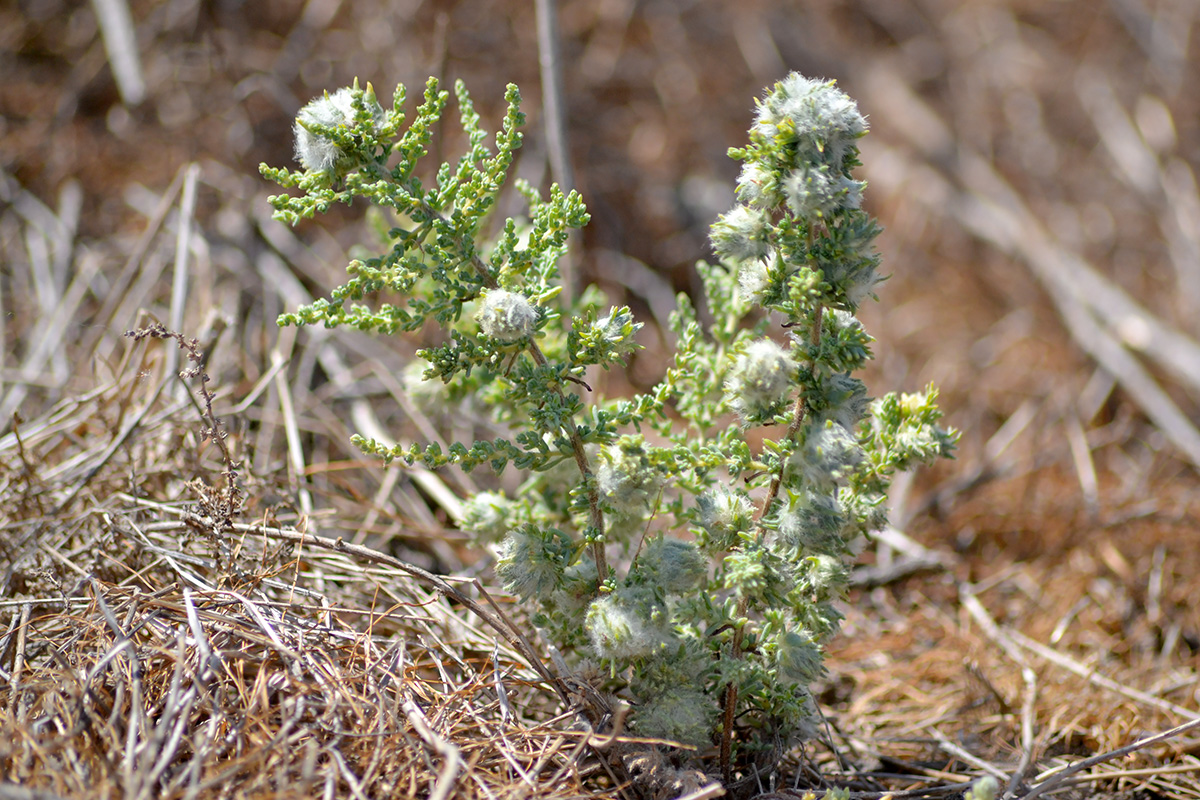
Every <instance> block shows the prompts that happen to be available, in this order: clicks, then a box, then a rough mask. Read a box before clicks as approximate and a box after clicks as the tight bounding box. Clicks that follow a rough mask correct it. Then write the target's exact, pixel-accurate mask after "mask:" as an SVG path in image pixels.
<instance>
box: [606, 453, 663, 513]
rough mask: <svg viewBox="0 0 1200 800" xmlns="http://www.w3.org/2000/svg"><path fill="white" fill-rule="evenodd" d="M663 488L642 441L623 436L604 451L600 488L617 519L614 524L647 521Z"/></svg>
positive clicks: (659, 476) (660, 476) (658, 474)
mask: <svg viewBox="0 0 1200 800" xmlns="http://www.w3.org/2000/svg"><path fill="white" fill-rule="evenodd" d="M661 487H662V475H661V473H660V472H659V471H658V470H657V469H655V468H654V466H653V465H652V464H651V463H650V460H649V458H648V457H647V454H646V448H645V446H644V445H643V444H642V441H641V438H640V437H637V436H623V437H621V438H620V439H619V440H618V441H617V442H616V443H615V444H613V445H610V446H609V447H606V448H605V449H603V450H601V451H600V468H599V469H598V470H596V488H597V489H598V491H599V494H600V498H601V499H602V500H603V501H604V503H605V504H606V505H607V506H608V508H609V510H611V511H612V513H613V515H614V516H615V517H616V519H615V520H614V522H618V523H621V522H633V521H637V520H640V519H643V518H644V516H645V514H646V513H647V512H648V511H649V510H650V506H651V503H653V502H654V499H655V497H656V496H657V495H658V492H659V489H660V488H661Z"/></svg>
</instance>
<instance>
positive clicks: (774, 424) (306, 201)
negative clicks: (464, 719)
mask: <svg viewBox="0 0 1200 800" xmlns="http://www.w3.org/2000/svg"><path fill="white" fill-rule="evenodd" d="M455 94H456V96H457V101H458V108H459V118H460V120H461V124H462V128H463V131H464V134H465V137H466V141H467V147H466V151H465V152H464V153H463V155H462V156H461V157H460V158H459V159H458V160H457V161H455V162H454V163H445V164H441V165H438V166H437V167H436V169H435V170H434V171H432V172H430V171H425V172H421V171H420V170H419V164H420V161H421V158H422V157H423V156H424V155H426V151H427V147H428V144H429V141H430V136H431V131H432V128H433V126H434V125H436V124H437V123H438V122H439V121H440V119H441V117H442V114H443V112H444V110H445V108H446V105H447V102H448V93H447V92H444V91H441V90H440V89H439V88H438V85H437V82H436V81H433V80H430V82H429V84H428V85H427V87H426V90H425V94H424V102H423V103H422V104H421V105H420V106H419V107H418V108H417V109H416V112H415V115H414V117H413V119H412V120H411V122H408V123H407V125H406V118H405V112H404V111H403V107H404V100H405V92H404V88H403V87H400V88H398V89H397V91H396V93H395V96H394V99H393V104H392V108H390V109H386V110H385V109H384V108H383V107H382V106H381V105H380V104H379V103H378V101H377V99H376V97H375V94H374V92H373V91H372V89H371V87H370V86H369V85H368V87H367V88H366V90H362V89H360V88H359V87H358V86H357V84H356V85H355V86H354V87H353V88H350V89H341V90H339V91H338V92H336V93H334V94H333V95H327V96H325V97H323V98H320V99H317V100H315V101H313V102H312V103H311V104H309V105H308V106H306V107H305V108H304V109H303V110H302V111H301V112H300V115H299V117H298V118H297V122H296V132H297V155H298V158H299V160H300V162H301V164H302V165H303V167H304V169H303V170H300V171H289V170H286V169H275V168H270V167H266V166H264V167H263V168H262V172H263V174H264V175H266V176H267V177H269V178H271V179H272V180H274V181H276V182H277V183H279V184H280V185H282V186H284V187H288V188H298V189H300V190H301V193H300V194H299V195H296V196H288V195H280V196H276V197H273V198H272V199H271V202H272V204H273V206H274V208H275V213H276V216H277V217H278V218H280V219H282V220H285V221H287V222H291V223H295V222H297V221H298V220H300V219H302V218H307V217H312V216H313V215H314V214H316V213H318V212H321V211H324V210H326V209H327V208H328V207H329V206H330V205H332V204H333V203H339V202H343V203H349V202H350V201H351V200H353V199H355V198H362V199H365V200H367V201H368V202H370V203H372V204H374V205H376V206H378V207H380V208H381V209H383V210H384V211H385V212H386V217H387V220H388V221H387V223H386V225H384V226H383V228H382V233H383V235H384V238H385V239H386V249H384V250H383V251H382V252H381V253H380V254H379V255H377V256H374V257H371V258H362V259H355V260H354V261H351V262H350V264H349V266H348V268H347V271H348V273H349V279H348V281H347V282H346V283H345V284H344V285H342V286H339V287H337V288H335V289H333V290H332V291H331V292H330V294H329V296H328V298H325V299H321V300H318V301H317V302H315V303H314V304H312V305H310V306H306V307H304V308H301V309H299V310H297V311H296V312H295V313H291V314H285V315H284V316H283V317H281V318H280V324H315V323H322V324H324V325H326V326H331V327H332V326H338V325H349V326H353V327H355V328H358V329H360V330H364V331H378V332H381V333H396V332H401V331H416V330H418V329H422V330H427V326H428V325H429V324H430V323H431V322H432V323H436V324H437V325H438V326H440V327H441V329H442V330H443V331H444V335H443V336H442V338H441V340H440V341H439V343H437V344H435V345H433V346H430V347H428V348H426V349H424V350H422V351H420V352H419V356H420V357H421V359H423V362H422V363H423V365H424V366H423V370H422V374H421V375H420V376H419V377H417V378H415V379H411V380H410V385H411V386H412V387H413V390H414V392H418V393H422V392H423V393H425V394H428V393H429V392H431V391H432V392H437V393H440V396H441V397H442V398H443V400H444V402H454V401H455V400H456V399H459V400H461V399H462V398H468V397H469V398H473V402H475V403H476V404H477V405H479V406H482V407H486V408H487V409H488V410H489V413H490V414H491V415H492V416H493V417H494V419H495V421H497V422H499V423H501V424H502V425H504V426H505V428H506V429H507V430H509V431H511V433H510V434H508V435H504V436H498V437H495V438H493V439H490V440H480V441H475V442H456V443H453V444H451V445H450V446H449V447H448V448H446V449H443V448H441V447H439V446H437V445H434V444H430V445H411V446H408V447H404V446H399V445H388V444H385V443H381V442H377V441H374V440H368V439H363V438H361V437H358V438H356V442H357V444H358V446H359V447H360V448H361V449H362V450H363V451H364V452H366V453H370V454H375V455H378V456H380V457H382V458H384V459H386V460H389V461H390V460H392V459H397V458H399V459H402V460H403V461H406V462H408V463H414V462H421V463H423V464H425V465H427V466H429V467H434V468H437V467H443V466H446V465H448V464H458V465H460V466H461V467H463V468H464V469H468V470H469V469H473V468H475V467H478V466H480V465H484V464H486V465H487V466H489V467H490V468H491V469H493V470H495V471H496V472H503V471H504V470H506V469H517V470H520V471H522V473H523V474H524V475H525V480H524V482H522V483H520V484H519V488H516V489H515V490H513V491H510V492H508V493H504V492H499V491H489V492H484V493H482V494H480V495H478V496H476V497H474V498H472V499H471V500H470V501H469V503H468V505H467V515H466V519H465V520H464V522H463V524H464V527H466V528H467V529H469V530H471V531H472V532H474V533H475V534H476V535H477V536H478V537H479V538H480V539H481V540H484V541H490V542H494V543H495V544H496V547H497V553H498V558H497V561H496V574H497V575H498V576H499V577H500V579H501V580H502V581H503V583H504V585H505V586H506V588H507V589H508V590H509V591H511V592H512V593H514V594H515V595H517V596H519V597H520V598H521V599H522V600H523V601H526V602H527V603H528V604H529V606H528V607H529V608H531V609H534V611H533V615H532V616H533V622H534V623H535V624H536V625H537V627H538V628H539V629H540V630H541V631H542V633H543V634H544V635H545V636H546V637H547V638H548V639H549V640H550V641H551V642H553V643H554V644H555V645H556V646H557V647H558V648H559V649H560V650H561V651H562V652H563V653H565V654H567V656H568V657H569V658H573V659H575V661H576V662H588V663H590V664H592V665H595V666H598V667H599V668H600V670H601V671H602V674H603V675H604V676H606V678H607V680H608V681H609V686H608V688H609V689H611V690H612V691H615V692H617V693H618V694H620V695H623V696H625V697H627V698H628V699H629V700H630V701H631V703H632V704H633V707H634V713H633V715H632V718H631V725H632V726H633V727H634V729H635V730H636V731H637V732H638V733H639V734H642V735H645V736H654V737H661V738H666V739H671V740H674V741H678V742H682V743H685V744H690V745H696V746H698V747H699V748H700V751H701V752H703V751H704V750H705V749H708V748H710V747H712V746H713V745H716V746H717V747H716V751H715V752H717V753H718V754H719V759H720V762H721V767H722V768H723V771H724V773H725V776H726V777H727V778H730V777H733V776H734V775H735V774H737V773H738V772H739V770H741V769H742V768H743V767H744V766H746V765H749V764H751V763H755V762H757V763H759V764H763V763H768V762H769V761H771V760H772V756H773V754H774V753H777V752H778V750H779V748H780V747H782V746H783V745H785V744H786V743H788V742H790V741H793V740H795V739H797V738H804V737H812V736H814V735H815V734H816V726H815V708H814V704H813V700H812V697H811V694H810V691H809V686H810V685H811V684H812V682H813V681H814V680H816V679H817V678H818V677H820V675H821V674H822V670H823V667H822V645H823V643H825V642H826V641H828V639H829V638H830V637H831V636H833V635H834V634H835V633H836V632H837V630H838V625H839V621H840V619H841V615H840V614H839V612H838V610H837V606H836V603H837V601H838V600H839V598H840V597H841V595H842V591H843V589H844V587H845V585H846V581H847V560H848V558H849V557H851V556H852V555H853V554H854V553H855V552H856V550H857V548H859V547H860V546H861V543H862V541H863V539H864V537H865V536H866V535H868V534H869V533H870V532H871V531H872V530H876V529H878V528H880V527H881V526H882V525H884V523H885V514H886V512H885V499H886V492H887V489H888V485H889V482H890V480H891V478H892V476H893V475H894V473H895V472H896V471H898V470H904V469H907V468H908V467H910V466H912V465H913V464H916V463H918V462H926V461H929V460H931V459H934V458H937V457H939V456H947V455H949V454H950V453H951V451H952V450H953V446H954V441H955V438H956V435H955V434H954V432H953V431H949V430H945V429H942V428H941V427H939V425H938V423H939V419H940V417H941V414H940V412H939V411H938V409H937V407H936V405H935V399H936V393H935V392H934V391H933V390H928V391H926V392H923V393H919V394H886V395H883V396H882V397H879V398H878V399H875V400H872V399H870V398H869V397H868V392H867V389H866V387H865V386H864V385H863V383H862V381H861V380H860V379H859V378H858V377H856V372H858V371H859V370H860V369H861V368H862V367H863V365H864V363H865V362H866V361H867V360H868V359H869V358H870V357H871V349H870V345H871V342H872V339H871V337H870V336H869V335H868V334H867V332H866V331H865V330H864V328H863V326H862V324H861V323H860V322H859V320H858V319H857V317H856V316H855V313H856V311H857V310H858V308H859V306H860V304H862V303H863V302H865V301H866V300H867V299H868V298H872V297H874V290H875V288H876V287H877V286H878V284H879V283H880V281H881V280H882V276H881V274H880V272H879V256H878V254H877V253H876V251H875V248H874V239H875V237H876V235H877V234H878V232H879V228H878V226H877V225H876V223H875V221H874V220H873V219H872V218H871V217H870V216H869V215H868V214H867V213H865V212H864V211H863V210H862V209H861V201H862V195H863V190H864V184H863V182H862V181H859V180H856V179H855V177H854V175H853V170H854V168H855V167H857V166H858V165H859V162H858V148H857V141H858V139H859V138H860V137H861V136H863V135H864V134H865V133H866V131H867V124H866V120H865V119H864V118H863V116H862V115H861V114H860V113H859V111H858V109H857V107H856V105H855V103H854V102H853V101H852V100H851V99H850V98H849V97H847V96H846V95H845V94H844V93H843V92H842V91H840V90H839V89H838V88H837V87H836V86H835V85H834V84H833V83H832V82H825V81H814V80H810V79H807V78H804V77H802V76H800V75H798V74H792V75H790V76H788V77H787V78H786V79H784V80H783V81H781V82H779V83H778V84H776V86H775V87H774V88H773V89H772V90H771V91H770V92H769V93H768V94H767V95H766V97H765V98H764V99H763V100H762V101H761V102H760V103H759V106H758V113H757V116H756V118H755V121H754V124H753V126H752V127H751V128H750V142H749V144H748V145H747V146H746V147H744V148H741V149H735V150H732V151H731V155H732V156H733V157H734V158H736V159H739V160H740V161H742V162H743V167H742V173H741V177H740V178H739V179H738V184H737V200H738V202H737V205H736V206H735V207H734V208H733V209H732V210H731V211H729V212H728V213H726V214H725V215H723V216H722V217H721V218H720V219H718V220H717V221H716V223H715V224H714V225H713V226H712V243H713V247H714V249H715V251H716V253H717V255H718V256H719V259H720V263H719V264H716V265H710V264H707V263H704V262H701V263H699V264H698V265H697V269H698V270H699V273H700V276H701V278H702V279H703V284H704V289H705V292H704V298H703V302H704V303H705V304H706V306H707V315H706V319H708V320H711V323H709V324H702V323H701V322H700V316H699V315H698V314H697V312H696V310H695V308H694V306H693V304H692V301H691V300H689V299H688V298H687V297H685V296H680V298H679V306H678V310H677V311H676V312H675V314H674V316H673V318H672V327H673V332H674V335H675V338H676V342H677V349H676V352H675V354H674V359H673V362H672V363H670V364H664V365H663V366H664V373H665V374H664V376H663V378H662V381H661V382H660V383H659V384H658V385H657V386H655V387H654V388H653V389H652V390H651V391H648V392H646V393H644V394H638V395H635V396H633V397H625V398H616V399H607V398H603V397H598V396H597V395H596V393H595V392H593V391H592V390H591V388H590V387H589V386H588V385H587V383H586V376H587V372H588V371H589V370H590V369H592V368H595V367H601V368H604V369H608V368H610V367H613V366H618V367H619V366H621V365H622V364H623V363H624V360H625V358H626V357H627V356H628V355H629V354H630V353H631V352H632V351H633V350H634V349H635V348H636V347H637V345H636V343H635V335H636V333H637V331H638V329H639V328H640V327H641V325H640V323H638V322H636V321H635V320H634V318H633V315H632V313H631V312H630V310H629V309H628V308H623V307H606V304H604V303H603V298H602V297H601V296H600V295H599V294H598V293H597V292H595V291H588V292H585V293H584V294H583V296H582V297H581V298H579V299H577V300H575V301H572V302H566V301H564V300H563V299H562V297H561V295H560V284H559V282H558V278H559V273H558V263H559V260H560V259H561V258H562V257H563V255H564V253H565V251H566V247H567V235H568V232H569V230H570V229H572V228H578V227H581V226H583V225H584V224H586V223H587V221H588V215H587V212H586V210H585V208H584V204H583V201H582V199H581V198H580V196H579V195H578V194H577V193H575V192H571V193H568V194H564V193H562V192H561V191H560V190H559V189H558V187H556V186H552V187H551V189H550V192H549V196H548V197H545V196H543V195H542V194H540V193H539V192H538V191H537V190H536V189H535V188H534V187H531V186H529V185H527V184H524V183H522V182H521V181H519V180H518V181H511V183H513V184H514V185H515V188H516V190H517V191H518V192H520V193H521V194H522V195H523V196H524V197H525V199H526V201H527V204H528V213H527V215H526V216H524V217H522V218H520V219H517V218H510V219H506V220H504V221H503V222H499V223H497V222H495V221H494V220H491V219H490V216H489V215H490V214H491V213H492V212H493V211H494V209H495V206H496V203H497V200H498V198H499V196H500V193H501V192H502V191H503V189H504V187H505V186H506V184H509V183H510V181H509V180H508V171H509V168H510V166H511V164H512V161H513V154H514V151H515V150H516V149H517V148H518V147H519V146H520V143H521V133H520V126H521V124H522V122H523V115H522V114H521V112H520V111H519V94H518V92H517V89H516V87H509V90H508V93H507V95H506V97H507V101H508V111H507V113H506V115H505V117H504V120H503V122H502V124H501V129H500V132H499V133H498V134H497V135H496V137H495V138H494V144H492V145H489V144H488V143H487V141H486V140H487V138H488V137H487V134H486V133H485V132H484V130H483V129H482V128H481V127H480V121H479V116H478V115H477V114H476V112H475V110H474V108H473V106H472V103H471V99H470V96H469V95H468V93H467V91H466V89H465V88H464V87H463V86H462V84H461V83H460V84H458V85H456V87H455ZM489 226H490V227H489ZM485 230H491V231H493V233H492V234H491V235H485V233H484V231H485ZM382 293H386V297H387V298H392V299H393V300H394V302H392V301H384V300H383V299H377V300H376V302H375V303H374V304H373V305H367V304H366V303H365V302H364V301H365V300H367V299H368V298H372V297H375V298H379V296H380V295H381V294H382ZM748 434H752V435H749V436H748ZM510 485H514V486H515V485H516V484H510Z"/></svg>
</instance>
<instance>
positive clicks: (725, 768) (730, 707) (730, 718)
mask: <svg viewBox="0 0 1200 800" xmlns="http://www.w3.org/2000/svg"><path fill="white" fill-rule="evenodd" d="M813 314H814V317H815V320H816V321H815V322H814V323H813V327H812V335H811V337H810V341H811V342H812V345H813V349H814V350H816V349H817V348H818V347H819V346H820V344H821V320H822V317H823V316H824V314H825V306H823V305H820V304H818V305H817V307H816V309H815V310H814V312H813ZM809 363H810V364H812V365H814V366H815V364H816V359H815V357H814V358H813V359H812V360H811V361H810V362H809ZM803 424H804V395H803V394H800V395H797V397H796V403H795V405H794V406H793V410H792V421H791V423H789V424H788V428H787V433H786V434H784V437H783V438H784V441H792V440H794V439H795V438H796V434H797V433H799V432H800V426H801V425H803ZM786 466H787V464H786V462H785V463H781V464H780V465H779V470H778V471H777V472H776V473H775V475H774V477H772V478H771V485H770V486H769V487H768V488H767V496H766V497H765V498H763V504H762V508H761V509H759V512H758V531H759V538H760V540H761V538H762V532H763V519H764V518H765V517H766V516H767V513H768V512H769V511H770V510H771V506H772V505H773V504H774V502H775V499H776V498H777V497H778V496H779V487H780V486H781V485H783V470H784V468H785V467H786ZM748 609H749V601H748V600H747V599H746V597H745V596H743V597H741V598H740V599H739V600H738V605H737V616H738V620H740V619H741V618H742V617H744V616H746V611H747V610H748ZM735 623H736V620H735ZM742 632H743V626H742V625H741V624H736V626H735V627H734V630H733V642H732V643H731V647H730V655H731V657H732V658H735V659H740V658H741V657H742ZM737 696H738V690H737V686H736V685H735V684H733V683H732V682H731V683H729V684H727V685H726V686H725V698H724V706H725V708H724V712H725V715H724V717H725V718H724V721H723V723H722V729H721V776H722V777H723V778H724V779H725V782H726V783H729V782H730V781H731V780H732V779H733V765H732V763H731V762H732V758H733V722H734V719H735V718H736V716H737Z"/></svg>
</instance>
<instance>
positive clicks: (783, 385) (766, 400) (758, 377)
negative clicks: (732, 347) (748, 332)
mask: <svg viewBox="0 0 1200 800" xmlns="http://www.w3.org/2000/svg"><path fill="white" fill-rule="evenodd" d="M795 372H796V362H795V361H793V360H792V357H791V356H789V355H788V353H787V351H786V350H784V349H783V348H782V347H780V346H779V345H778V344H776V343H775V342H773V341H772V340H770V339H759V340H758V341H756V342H753V343H752V344H750V346H748V347H747V348H746V349H745V350H744V351H743V352H742V354H741V355H740V356H738V358H737V361H735V362H734V364H733V369H731V370H730V371H729V379H728V380H727V381H726V382H725V398H726V401H727V402H728V403H729V406H730V408H732V409H733V410H734V411H736V412H737V413H738V415H739V416H740V417H741V418H742V422H743V423H745V424H754V423H761V422H764V421H765V420H766V419H767V418H768V417H770V416H772V415H774V414H775V413H777V412H778V411H779V409H780V408H781V407H782V406H783V404H784V403H786V402H787V399H788V394H789V391H790V389H791V386H792V377H793V375H794V374H795Z"/></svg>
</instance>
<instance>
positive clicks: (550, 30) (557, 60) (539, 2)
mask: <svg viewBox="0 0 1200 800" xmlns="http://www.w3.org/2000/svg"><path fill="white" fill-rule="evenodd" d="M535 5H536V8H537V35H538V65H539V66H540V67H541V73H542V113H543V114H545V116H546V149H547V151H549V155H550V171H551V173H552V174H553V175H554V180H555V182H557V183H558V185H559V186H560V187H562V190H563V194H568V193H569V192H570V191H571V190H572V189H574V188H575V175H574V171H573V170H572V169H571V147H570V144H569V143H568V139H567V104H566V92H565V91H564V90H563V78H562V47H561V45H560V42H559V35H558V0H536V4H535ZM575 271H576V270H575V263H574V261H573V259H572V258H571V254H570V252H568V253H567V257H566V258H565V259H564V260H563V266H562V286H563V297H564V299H565V300H566V301H567V302H568V303H569V302H571V301H572V300H574V299H575V295H576V292H577V290H578V287H577V285H576V284H577V282H578V281H577V278H576V275H575Z"/></svg>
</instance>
